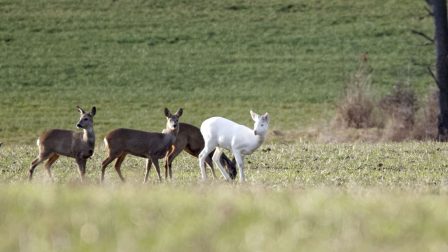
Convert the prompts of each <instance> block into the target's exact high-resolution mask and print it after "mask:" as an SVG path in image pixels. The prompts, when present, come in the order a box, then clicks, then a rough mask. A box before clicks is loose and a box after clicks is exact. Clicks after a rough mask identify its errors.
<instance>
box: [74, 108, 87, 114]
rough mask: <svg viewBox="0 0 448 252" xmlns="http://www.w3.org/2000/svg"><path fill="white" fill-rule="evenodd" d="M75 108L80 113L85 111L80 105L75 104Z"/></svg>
mask: <svg viewBox="0 0 448 252" xmlns="http://www.w3.org/2000/svg"><path fill="white" fill-rule="evenodd" d="M76 108H77V109H78V111H79V113H81V114H85V113H86V112H85V111H84V109H82V108H81V107H80V106H76Z"/></svg>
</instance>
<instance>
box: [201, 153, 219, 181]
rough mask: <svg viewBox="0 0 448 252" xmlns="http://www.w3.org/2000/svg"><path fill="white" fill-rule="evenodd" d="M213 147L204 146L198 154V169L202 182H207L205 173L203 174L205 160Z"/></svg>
mask: <svg viewBox="0 0 448 252" xmlns="http://www.w3.org/2000/svg"><path fill="white" fill-rule="evenodd" d="M212 147H213V148H212ZM215 147H216V146H212V145H207V144H206V145H205V146H204V149H203V150H202V151H201V153H199V168H200V169H201V176H202V180H207V173H206V172H205V159H207V157H208V154H210V152H212V151H213V149H214V148H215Z"/></svg>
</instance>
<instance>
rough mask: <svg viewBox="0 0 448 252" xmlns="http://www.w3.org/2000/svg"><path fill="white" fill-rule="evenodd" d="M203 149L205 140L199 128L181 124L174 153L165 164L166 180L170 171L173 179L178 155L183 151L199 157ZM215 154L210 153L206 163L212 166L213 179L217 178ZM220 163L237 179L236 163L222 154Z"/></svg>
mask: <svg viewBox="0 0 448 252" xmlns="http://www.w3.org/2000/svg"><path fill="white" fill-rule="evenodd" d="M202 149H204V138H203V137H202V134H201V131H200V130H199V128H198V127H195V126H193V125H191V124H188V123H179V133H178V134H177V137H176V141H175V142H174V151H173V152H171V153H170V154H169V155H168V156H167V160H166V162H165V179H166V178H168V171H169V175H170V178H172V177H173V172H172V169H171V166H172V163H173V161H174V159H175V158H176V157H177V155H179V154H180V153H181V152H182V151H183V150H184V151H186V152H187V153H188V154H190V155H192V156H195V157H198V156H199V153H201V151H202ZM213 153H214V152H212V153H210V155H209V156H208V157H207V158H206V159H205V162H206V163H207V164H208V165H209V166H210V168H211V170H212V174H213V177H215V178H216V174H215V169H214V168H213V161H212V156H213ZM220 162H221V165H223V166H224V167H225V168H226V170H227V172H228V173H229V175H230V178H232V179H234V178H235V177H236V166H235V162H232V161H230V160H229V158H228V157H227V156H226V155H225V154H222V156H221V159H220Z"/></svg>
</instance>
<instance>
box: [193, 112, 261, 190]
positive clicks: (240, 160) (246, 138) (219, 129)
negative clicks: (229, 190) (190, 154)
mask: <svg viewBox="0 0 448 252" xmlns="http://www.w3.org/2000/svg"><path fill="white" fill-rule="evenodd" d="M250 113H251V116H252V119H253V120H254V122H255V123H254V128H253V129H250V128H248V127H246V126H244V125H241V124H238V123H235V122H233V121H230V120H228V119H225V118H222V117H212V118H209V119H207V120H205V121H204V122H203V123H202V125H201V133H202V136H203V137H204V142H205V145H204V149H203V150H202V151H201V153H200V154H199V167H200V168H201V175H202V179H203V180H205V179H207V175H206V173H205V158H206V157H207V156H208V155H209V154H210V152H212V151H213V150H215V153H214V154H213V158H212V159H213V161H214V162H215V163H216V165H217V166H218V168H219V170H220V171H221V173H222V175H223V176H224V177H225V178H226V179H227V180H229V179H230V177H229V175H228V174H227V172H226V171H225V170H224V168H223V167H222V165H221V163H220V162H219V159H220V157H221V154H222V149H227V150H230V151H231V152H232V153H233V155H234V156H235V159H236V162H237V166H238V169H239V173H240V182H244V180H245V178H244V171H243V169H244V156H245V155H250V154H252V152H254V151H255V150H256V149H257V148H258V147H260V145H261V144H262V143H263V141H264V139H265V135H266V133H267V131H268V127H269V115H268V113H266V114H264V115H262V116H260V115H258V114H256V113H254V112H252V111H250Z"/></svg>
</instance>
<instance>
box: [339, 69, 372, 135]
mask: <svg viewBox="0 0 448 252" xmlns="http://www.w3.org/2000/svg"><path fill="white" fill-rule="evenodd" d="M370 72H371V69H370V67H369V65H368V64H367V61H361V63H360V64H359V66H358V69H357V70H356V72H355V73H354V74H353V75H352V77H351V79H350V81H349V82H348V83H347V85H346V88H345V93H344V97H343V98H342V101H341V102H340V103H339V104H338V106H337V111H336V117H335V119H334V121H333V123H332V124H333V126H335V127H342V128H356V129H361V128H370V127H374V126H375V124H376V122H375V120H374V117H373V110H374V108H375V102H374V101H373V98H372V96H373V95H372V92H371V74H370Z"/></svg>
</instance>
